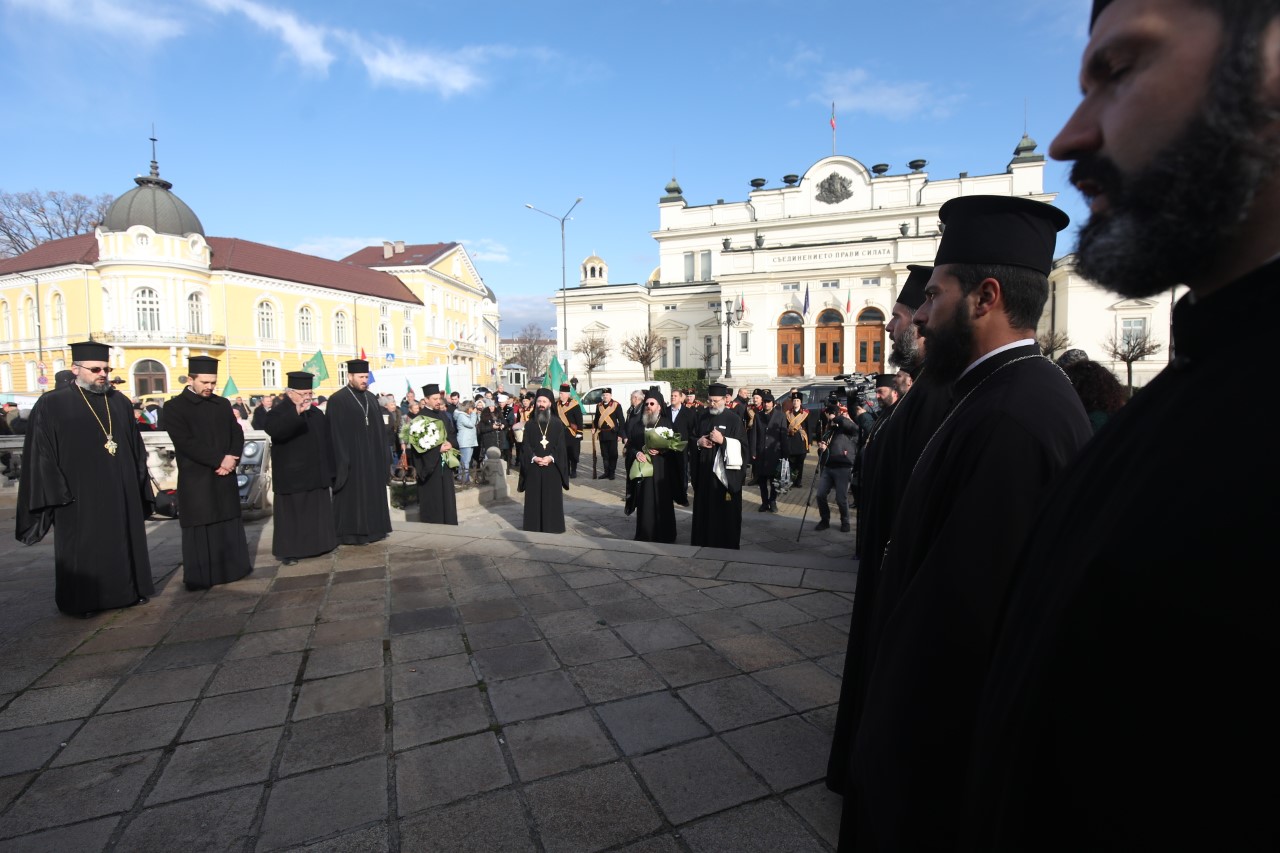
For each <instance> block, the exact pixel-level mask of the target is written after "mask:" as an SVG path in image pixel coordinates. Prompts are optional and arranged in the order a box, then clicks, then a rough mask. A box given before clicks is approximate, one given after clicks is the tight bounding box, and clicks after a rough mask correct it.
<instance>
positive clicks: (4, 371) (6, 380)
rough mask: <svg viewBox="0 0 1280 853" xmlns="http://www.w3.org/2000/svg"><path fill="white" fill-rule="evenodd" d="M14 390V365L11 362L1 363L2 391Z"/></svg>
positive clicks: (0, 386)
mask: <svg viewBox="0 0 1280 853" xmlns="http://www.w3.org/2000/svg"><path fill="white" fill-rule="evenodd" d="M12 390H13V367H12V366H11V365H10V364H9V362H7V361H6V362H4V363H3V364H0V391H12Z"/></svg>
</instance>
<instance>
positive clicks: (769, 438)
mask: <svg viewBox="0 0 1280 853" xmlns="http://www.w3.org/2000/svg"><path fill="white" fill-rule="evenodd" d="M747 439H748V444H749V445H750V452H751V468H752V470H753V471H754V473H755V475H756V480H757V481H763V480H768V479H770V478H772V477H776V476H777V475H778V463H779V462H781V461H782V457H783V456H785V455H786V443H787V419H786V416H785V415H783V414H782V409H780V408H778V407H777V406H774V407H773V411H772V412H769V413H766V412H765V411H764V409H761V410H760V411H759V412H757V413H756V415H755V417H754V418H753V419H752V420H751V426H750V428H749V430H748V433H747Z"/></svg>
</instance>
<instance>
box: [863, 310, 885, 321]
mask: <svg viewBox="0 0 1280 853" xmlns="http://www.w3.org/2000/svg"><path fill="white" fill-rule="evenodd" d="M858 322H859V323H883V322H884V312H883V311H881V310H880V309H879V308H867V309H866V310H864V311H863V312H862V313H861V314H859V315H858Z"/></svg>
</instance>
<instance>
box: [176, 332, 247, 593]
mask: <svg viewBox="0 0 1280 853" xmlns="http://www.w3.org/2000/svg"><path fill="white" fill-rule="evenodd" d="M187 373H188V375H189V376H190V377H191V381H190V383H188V385H187V387H186V388H184V389H183V391H182V393H181V394H179V395H178V396H176V397H172V398H170V399H169V402H167V403H165V406H164V408H165V412H164V428H165V431H166V432H167V433H169V438H170V440H171V441H173V449H174V450H175V451H177V462H178V507H179V511H178V521H179V522H180V523H181V525H182V579H183V582H184V583H186V585H187V589H191V590H196V589H208V588H209V587H211V586H215V585H216V584H223V583H231V582H232V581H237V580H240V578H242V577H244V576H245V575H247V574H249V573H250V572H251V571H253V564H252V562H251V561H250V559H249V546H248V543H247V542H246V541H245V535H244V522H243V521H242V520H241V518H240V487H239V485H238V484H237V483H236V466H237V465H238V464H239V461H240V453H241V451H242V450H243V449H244V430H243V429H242V428H241V427H240V425H239V424H238V423H236V419H235V416H234V415H233V414H232V413H231V403H230V402H228V401H227V399H226V398H225V397H219V396H218V395H217V394H216V393H215V390H216V388H217V385H218V360H217V359H216V358H210V357H208V356H192V357H191V358H190V359H188V361H187Z"/></svg>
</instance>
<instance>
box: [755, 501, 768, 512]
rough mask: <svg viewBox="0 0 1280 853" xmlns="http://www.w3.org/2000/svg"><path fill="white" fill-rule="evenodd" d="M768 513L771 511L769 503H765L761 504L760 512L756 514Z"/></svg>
mask: <svg viewBox="0 0 1280 853" xmlns="http://www.w3.org/2000/svg"><path fill="white" fill-rule="evenodd" d="M768 511H769V503H768V501H766V502H764V503H762V504H760V508H759V509H758V510H756V512H768Z"/></svg>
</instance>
